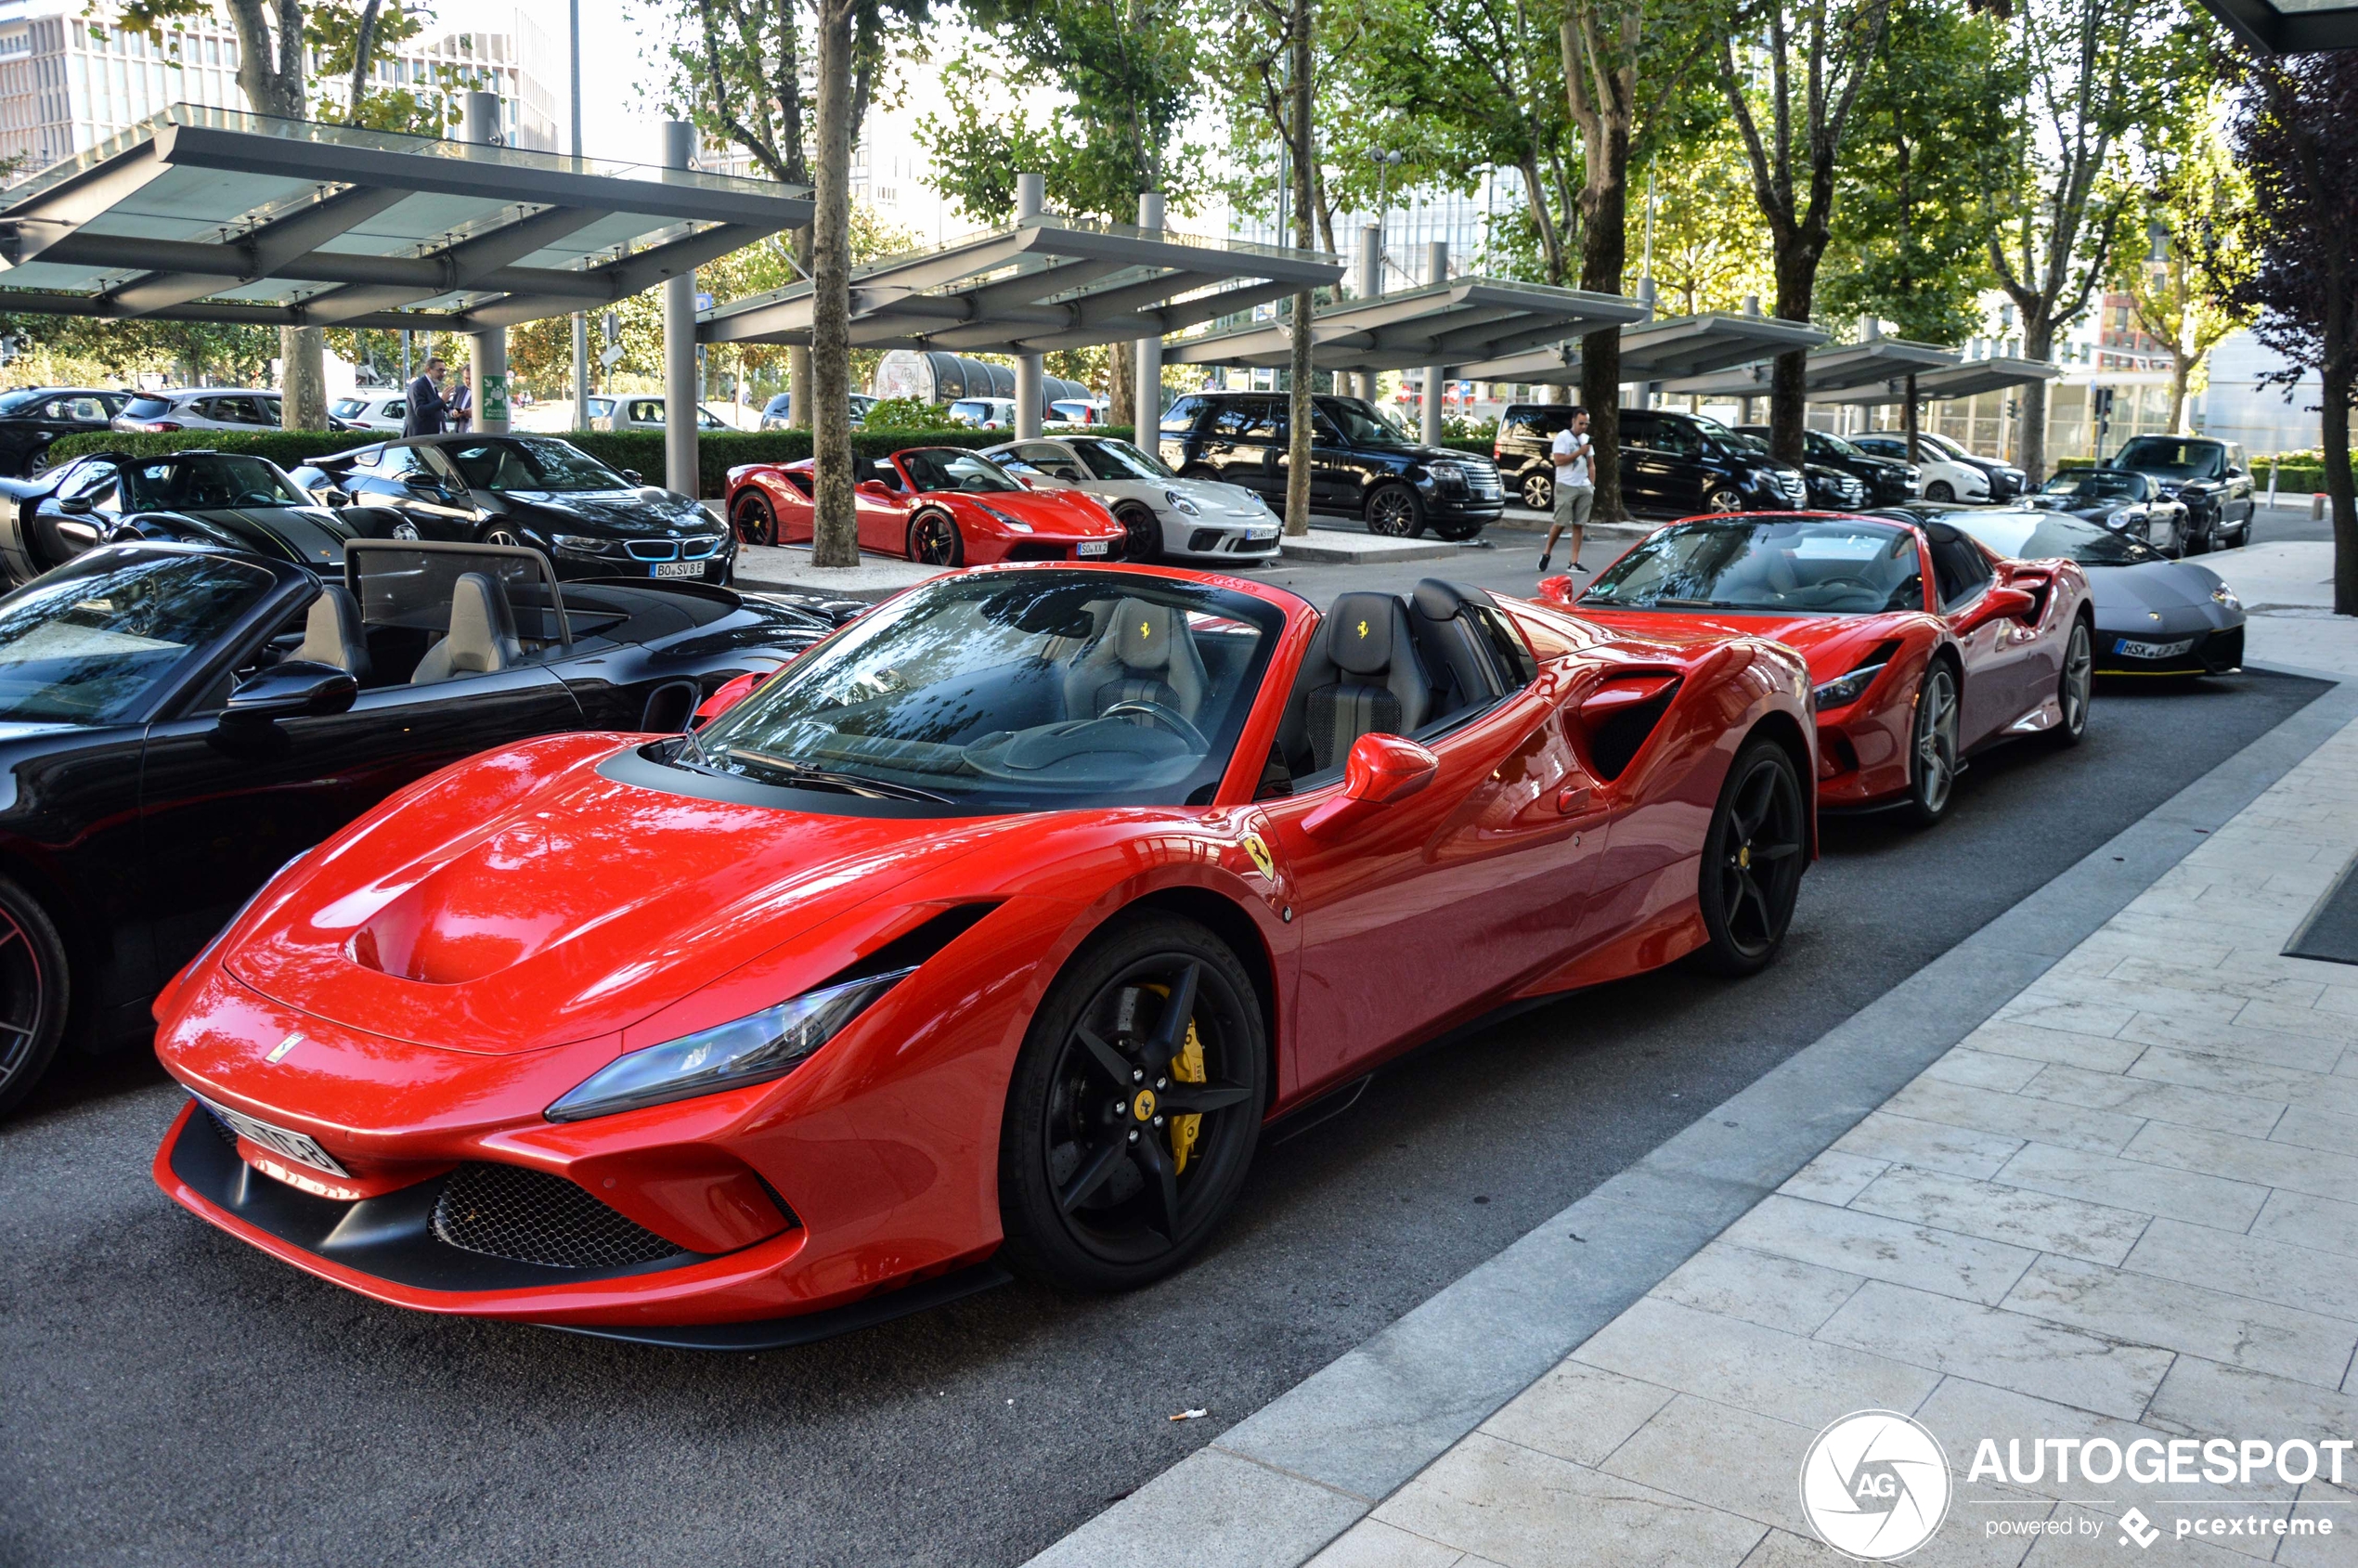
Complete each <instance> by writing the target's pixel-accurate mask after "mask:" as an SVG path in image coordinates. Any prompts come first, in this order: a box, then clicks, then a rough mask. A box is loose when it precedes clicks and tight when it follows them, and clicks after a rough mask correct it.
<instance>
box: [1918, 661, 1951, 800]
mask: <svg viewBox="0 0 2358 1568" xmlns="http://www.w3.org/2000/svg"><path fill="white" fill-rule="evenodd" d="M1957 729H1958V721H1957V678H1956V676H1955V675H1954V674H1952V673H1951V672H1950V668H1949V666H1948V665H1947V664H1946V663H1945V662H1943V661H1942V660H1939V659H1935V660H1934V661H1933V662H1932V663H1931V665H1930V666H1928V667H1926V668H1925V670H1924V680H1923V681H1922V682H1921V683H1919V684H1918V686H1917V687H1916V718H1915V723H1914V724H1913V725H1912V726H1911V729H1910V740H1909V756H1908V798H1907V802H1906V808H1907V811H1908V814H1909V815H1910V816H1911V817H1913V818H1914V819H1915V821H1916V823H1917V824H1918V825H1919V826H1923V827H1930V826H1931V825H1932V824H1933V823H1937V822H1938V821H1939V820H1940V819H1941V818H1942V817H1945V816H1947V815H1948V814H1949V803H1950V800H1951V799H1953V798H1954V797H1955V796H1956V792H1957V761H1958V758H1957V751H1958V745H1957Z"/></svg>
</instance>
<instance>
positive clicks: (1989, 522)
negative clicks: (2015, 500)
mask: <svg viewBox="0 0 2358 1568" xmlns="http://www.w3.org/2000/svg"><path fill="white" fill-rule="evenodd" d="M1949 520H1950V521H1951V522H1952V523H1953V525H1955V526H1956V527H1958V528H1960V529H1962V530H1963V531H1964V532H1965V533H1968V534H1971V535H1972V536H1973V537H1974V538H1977V539H1979V540H1980V541H1981V542H1982V543H1983V544H1985V545H1988V546H1989V548H1990V549H1991V550H1994V551H1997V552H1998V553H1999V554H2001V555H2004V556H2011V557H2012V558H2014V559H2015V560H2017V561H2045V560H2049V559H2052V558H2053V557H2055V556H2058V555H2060V556H2063V557H2065V558H2066V559H2068V560H2071V561H2076V562H2078V563H2079V564H2080V565H2082V566H2139V565H2143V564H2145V563H2146V562H2149V561H2161V560H2165V559H2167V557H2165V556H2164V555H2163V554H2162V553H2161V551H2157V550H2155V549H2153V548H2152V547H2151V546H2148V545H2144V544H2141V543H2139V542H2138V541H2137V540H2135V539H2131V538H2122V537H2121V536H2120V535H2118V534H2116V533H2114V532H2113V531H2112V530H2111V529H2109V528H2100V527H2098V526H2097V525H2094V524H2093V523H2082V522H2081V521H2079V519H2078V518H2076V517H2058V516H2056V515H2055V514H2054V512H1950V514H1949Z"/></svg>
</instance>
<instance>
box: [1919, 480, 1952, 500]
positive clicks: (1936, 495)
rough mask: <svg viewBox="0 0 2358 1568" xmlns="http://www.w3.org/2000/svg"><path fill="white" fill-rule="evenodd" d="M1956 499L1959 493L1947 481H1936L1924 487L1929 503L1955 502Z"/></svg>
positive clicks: (1925, 496)
mask: <svg viewBox="0 0 2358 1568" xmlns="http://www.w3.org/2000/svg"><path fill="white" fill-rule="evenodd" d="M1924 499H1926V500H1928V501H1953V500H1955V499H1957V492H1956V491H1955V490H1954V489H1953V488H1951V487H1950V484H1949V481H1947V480H1946V479H1936V480H1934V481H1933V482H1932V483H1931V484H1929V485H1927V486H1924Z"/></svg>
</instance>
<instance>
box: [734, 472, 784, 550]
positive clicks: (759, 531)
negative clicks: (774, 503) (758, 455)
mask: <svg viewBox="0 0 2358 1568" xmlns="http://www.w3.org/2000/svg"><path fill="white" fill-rule="evenodd" d="M729 522H730V525H731V526H732V527H734V528H735V529H736V531H737V542H738V543H740V544H763V545H773V544H776V543H777V542H778V514H777V513H776V512H773V511H771V507H770V498H769V497H767V496H765V495H763V494H762V493H761V492H760V491H759V490H757V489H755V488H753V487H752V486H746V488H745V493H744V494H742V495H740V496H739V497H738V498H737V504H736V505H735V506H733V507H731V508H730V509H729Z"/></svg>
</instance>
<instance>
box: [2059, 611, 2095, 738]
mask: <svg viewBox="0 0 2358 1568" xmlns="http://www.w3.org/2000/svg"><path fill="white" fill-rule="evenodd" d="M2095 684H2096V647H2095V640H2094V639H2093V638H2092V637H2090V636H2089V635H2088V623H2087V622H2086V621H2074V622H2072V623H2071V641H2070V642H2069V643H2068V644H2066V647H2065V649H2064V667H2063V684H2062V686H2061V688H2060V689H2059V690H2058V691H2057V693H2056V696H2057V698H2058V700H2059V702H2060V704H2061V706H2062V707H2063V725H2062V729H2063V732H2064V733H2065V734H2066V735H2068V736H2069V737H2070V738H2072V739H2073V740H2078V739H2079V737H2080V735H2081V734H2082V733H2084V732H2086V731H2087V728H2088V695H2089V693H2091V692H2092V691H2093V690H2094V689H2095Z"/></svg>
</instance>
